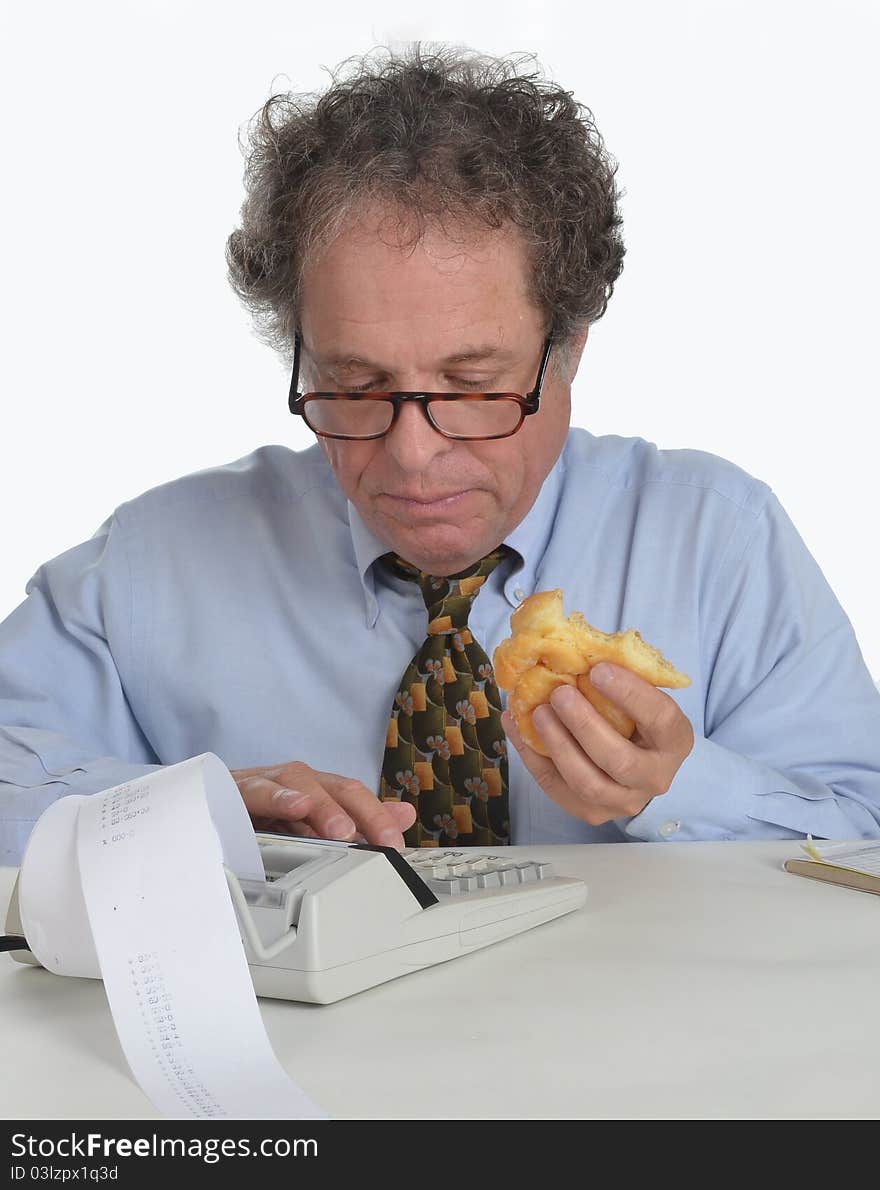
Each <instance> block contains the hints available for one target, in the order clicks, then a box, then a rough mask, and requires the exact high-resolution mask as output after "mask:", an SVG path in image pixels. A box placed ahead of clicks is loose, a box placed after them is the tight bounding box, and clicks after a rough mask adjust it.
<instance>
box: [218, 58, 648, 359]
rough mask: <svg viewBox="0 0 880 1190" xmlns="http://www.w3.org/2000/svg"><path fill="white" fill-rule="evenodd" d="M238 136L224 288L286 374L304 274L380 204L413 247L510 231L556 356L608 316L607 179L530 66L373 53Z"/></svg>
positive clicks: (588, 120)
mask: <svg viewBox="0 0 880 1190" xmlns="http://www.w3.org/2000/svg"><path fill="white" fill-rule="evenodd" d="M249 132H250V144H249V148H248V150H247V155H246V170H245V190H246V198H245V202H244V204H243V206H242V208H241V226H240V227H239V228H237V229H236V230H235V231H233V233H232V234H231V235H230V237H229V239H228V241H227V246H226V258H227V262H228V265H229V278H230V282H231V284H232V287H233V289H234V290H235V292H236V293H237V294H238V296H239V298H240V299H241V300H242V302H243V303H244V305H245V306H246V307H247V308H248V309H249V310H250V312H251V314H252V316H253V319H254V325H255V329H256V330H257V333H258V334H259V335H260V337H261V338H262V339H263V340H264V341H265V342H267V343H269V344H270V345H271V346H273V347H274V348H276V350H279V351H280V352H282V354H283V355H284V356H286V357H287V358H288V359H289V358H290V356H291V354H292V347H293V339H294V334H295V332H296V329H297V324H298V318H297V305H298V295H299V289H300V281H301V278H302V275H303V270H304V268H305V267H306V265H307V264H308V263H309V262H310V261H311V260H312V259H313V258H314V255H315V254H316V253H317V252H318V251H319V250H320V248H321V247H322V246H325V245H326V244H327V243H329V242H330V241H331V240H332V239H333V237H334V235H335V234H337V233H338V232H339V231H341V230H342V228H343V226H344V225H345V222H346V220H348V219H350V218H351V217H352V215H353V214H354V213H355V212H360V211H362V210H363V208H364V203H365V202H375V201H377V200H378V201H380V202H382V203H384V204H386V205H387V204H389V203H396V204H397V206H398V208H399V210H400V212H401V214H402V215H403V216H404V217H405V218H406V221H407V225H408V226H410V227H412V228H413V229H414V231H413V235H414V237H415V239H416V240H417V239H418V237H419V236H420V235H421V234H422V232H423V230H424V227H425V220H426V219H428V218H430V217H439V218H440V219H442V220H443V222H444V225H445V224H446V223H447V222H449V223H456V222H458V223H461V224H466V225H472V224H474V223H475V222H476V223H479V222H482V223H483V224H484V225H486V226H488V227H490V228H500V227H501V226H502V225H504V224H507V223H512V224H513V225H515V226H516V227H517V228H518V229H519V230H520V232H521V234H522V235H523V236H524V238H525V241H526V244H527V245H528V247H529V249H530V259H531V297H532V300H533V301H534V302H535V303H536V305H537V306H538V308H539V309H541V310H543V312H544V315H545V320H546V326H547V329H548V330H552V331H553V333H554V335H555V337H556V340H557V341H558V342H559V343H561V344H564V343H566V341H567V340H570V338H571V336H572V335H573V334H574V333H575V332H576V331H577V330H579V329H581V328H583V327H585V326H588V325H589V324H590V323H592V322H595V321H596V319H598V318H601V316H602V315H603V314H604V313H605V309H606V307H607V305H608V300H609V298H610V297H611V294H612V291H613V288H614V282H615V281H616V280H617V278H618V276H619V275H620V271H621V268H622V266H623V255H624V251H625V249H624V246H623V242H622V239H621V235H620V226H621V218H620V215H619V212H618V198H619V192H618V190H617V187H616V185H615V181H614V176H615V172H616V169H617V164H616V162H615V161H614V160H613V159H612V158H611V157H610V155H609V154H608V153H607V151H606V149H605V147H604V143H603V141H602V138H601V136H600V135H599V132H598V131H597V129H596V127H595V124H594V123H593V117H592V113H591V112H590V111H589V110H588V109H587V108H585V107H583V105H581V104H579V103H577V102H576V101H575V100H574V98H573V97H572V95H571V94H570V93H569V92H568V91H564V90H563V89H562V88H561V87H558V86H556V85H555V84H553V83H550V82H548V81H547V80H546V79H544V78H543V77H542V76H541V74H540V73H539V72H538V70H537V68H536V67H535V65H534V58H533V56H531V55H525V56H517V57H510V58H492V57H487V56H485V55H480V54H476V53H474V52H473V51H463V50H461V49H457V48H452V47H439V48H434V49H432V50H430V51H424V50H423V49H422V48H421V47H420V46H418V45H416V46H415V47H412V48H411V49H410V50H408V51H406V52H404V53H394V52H392V51H389V50H385V49H382V50H378V51H374V52H373V53H372V54H369V55H366V56H365V57H362V58H356V59H349V60H348V61H346V62H345V63H343V64H342V66H341V67H340V68H339V70H338V71H337V72H336V73H335V75H334V77H333V84H332V86H331V87H330V88H329V89H328V90H327V91H325V92H323V93H322V94H320V95H294V94H291V93H284V94H276V95H273V96H271V98H270V99H268V100H267V102H266V103H265V104H264V105H263V107H262V108H261V110H260V111H259V112H258V113H257V115H256V116H255V117H254V120H253V121H252V122H251V125H250V129H249Z"/></svg>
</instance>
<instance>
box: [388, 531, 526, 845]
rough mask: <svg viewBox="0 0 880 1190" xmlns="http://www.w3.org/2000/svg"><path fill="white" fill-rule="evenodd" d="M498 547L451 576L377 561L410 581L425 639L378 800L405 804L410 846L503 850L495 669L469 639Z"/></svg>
mask: <svg viewBox="0 0 880 1190" xmlns="http://www.w3.org/2000/svg"><path fill="white" fill-rule="evenodd" d="M508 553H509V550H508V548H507V546H500V547H499V548H498V549H497V550H494V551H493V552H492V553H491V554H487V555H486V557H485V558H482V559H481V560H480V561H479V562H475V563H474V564H473V566H469V567H468V568H467V569H466V570H463V571H461V573H459V574H454V575H450V576H449V577H448V578H435V577H433V576H432V575H429V574H425V573H424V571H421V570H417V569H416V568H415V567H414V566H411V565H410V564H409V563H408V562H405V561H404V560H403V559H402V558H399V557H398V556H397V555H396V554H384V555H383V557H382V559H381V561H382V562H383V564H384V565H385V566H387V567H388V568H389V569H390V570H391V571H392V572H393V573H394V574H397V575H399V576H400V577H401V578H405V579H409V580H411V581H412V582H417V583H418V584H419V587H420V588H421V591H422V596H423V598H424V600H425V605H426V607H427V609H428V635H427V638H426V640H425V643H424V644H423V645H422V647H421V648H420V649H419V651H418V653H416V655H415V657H414V658H413V659H412V661H411V662H410V664H409V666H408V667H407V669H406V672H405V673H404V675H403V677H402V678H401V680H400V684H399V686H398V690H397V693H396V694H395V696H394V706H393V707H392V709H391V718H390V719H389V722H388V733H387V735H386V738H385V755H384V757H383V760H382V775H381V779H380V788H379V796H380V797H381V798H382V800H383V801H389V800H394V801H401V800H402V801H405V802H410V803H411V804H412V805H414V806H415V808H416V820H415V822H414V824H413V825H412V827H410V829H409V830H408V831H406V832H405V833H404V840H405V842H406V844H407V846H408V847H453V846H454V847H460V846H462V845H464V846H469V845H470V846H478V847H482V846H488V847H498V846H502V845H504V844H506V843H509V842H510V821H509V819H510V811H509V807H508V792H507V740H506V739H505V736H504V728H503V727H502V726H501V710H502V707H501V696H500V694H499V693H498V687H497V686H496V685H495V675H494V673H493V671H492V664H491V662H490V660H489V658H488V657H487V656H486V654H485V652H484V651H483V649H482V648H481V646H480V645H479V644H477V642H476V641H475V640H474V638H473V636H472V635H471V633H470V631H469V629H468V626H467V622H468V615H469V614H470V610H471V604H472V603H473V601H474V599H475V598H476V596H477V593H478V591H479V589H480V587H481V586H482V585H483V583H484V582H485V581H486V579H487V577H488V576H489V575H490V574H491V573H492V571H493V570H494V569H495V567H496V566H497V565H498V564H499V563H500V562H501V561H503V559H504V558H505V557H507V556H508Z"/></svg>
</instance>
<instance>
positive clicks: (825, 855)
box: [782, 835, 880, 895]
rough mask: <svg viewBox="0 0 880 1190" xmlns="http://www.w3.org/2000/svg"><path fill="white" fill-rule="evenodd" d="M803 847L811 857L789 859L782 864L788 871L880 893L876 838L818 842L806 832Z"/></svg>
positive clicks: (879, 850) (878, 855)
mask: <svg viewBox="0 0 880 1190" xmlns="http://www.w3.org/2000/svg"><path fill="white" fill-rule="evenodd" d="M801 847H802V848H803V849H804V851H805V852H806V853H807V855H808V856H809V857H810V858H809V859H787V860H786V861H785V862H784V863H783V865H782V866H783V868H785V870H786V872H794V874H795V875H796V876H810V877H811V878H812V879H813V880H828V881H830V882H831V883H832V884H843V885H845V886H846V887H847V888H857V889H861V891H862V892H870V893H877V894H878V895H880V842H877V840H876V839H875V840H871V841H869V842H862V843H816V842H815V841H814V840H813V839H812V838H811V836H809V835H807V841H806V843H801Z"/></svg>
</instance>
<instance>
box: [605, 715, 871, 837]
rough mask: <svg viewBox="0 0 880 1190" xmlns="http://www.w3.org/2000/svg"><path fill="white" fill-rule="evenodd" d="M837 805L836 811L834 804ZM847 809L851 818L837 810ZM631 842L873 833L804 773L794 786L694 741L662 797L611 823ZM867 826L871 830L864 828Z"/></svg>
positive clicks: (857, 811)
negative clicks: (631, 815)
mask: <svg viewBox="0 0 880 1190" xmlns="http://www.w3.org/2000/svg"><path fill="white" fill-rule="evenodd" d="M841 803H842V804H841ZM847 805H849V807H850V810H851V813H849V814H848V813H846V812H845V810H844V808H843V807H846V806H847ZM616 822H617V826H618V827H619V829H620V830H621V831H622V832H623V834H624V835H625V837H626V838H627V839H630V840H632V841H639V842H658V841H659V842H663V841H666V842H676V843H683V842H689V841H696V840H710V841H711V840H725V839H739V840H757V839H787V838H791V839H801V838H804V837H805V836H806V835H807V834H812V835H814V836H815V837H816V838H824V839H835V838H837V839H841V838H842V839H847V838H861V837H863V836H864V834H865V831H866V830H867V833H868V834H869V835H871V834H876V833H877V826H876V823H872V822H871V821H870V816H868V815H866V814H865V812H864V810H863V809H862V807H861V806H858V805H857V804H855V803H849V802H848V799H846V798H844V797H841V798H840V801H839V800H838V797H837V795H836V794H835V792H834V790H833V789H831V788H830V787H829V786H827V785H825V784H823V783H822V782H821V781H819V780H818V779H817V778H815V777H811V776H810V775H809V774H801V773H799V774H798V775H797V780H796V781H795V780H793V779H792V778H790V777H787V776H785V775H784V774H783V773H781V772H778V771H777V770H775V769H773V768H771V767H770V766H769V765H764V764H761V763H760V762H759V761H756V760H752V759H751V758H750V757H748V756H742V755H741V754H739V753H737V752H732V751H731V750H730V749H728V748H725V747H723V746H722V745H720V744H715V743H713V742H712V741H711V740H707V739H704V738H700V739H697V740H695V741H694V746H693V749H692V750H691V752H690V755H689V756H688V757H687V758H686V759H685V761H684V763H683V764H682V766H681V768H680V769H679V770H678V772H677V773H676V775H675V779H674V780H673V782H672V785H671V786H670V787H669V790H668V791H667V792H666V793H664V794H660V795H659V796H657V797H654V798H652V799H651V801H650V802H648V804H647V806H646V807H645V808H644V810H642V811H641V813H640V814H636V815H635V816H634V817H632V818H620V819H617V820H616ZM872 827H873V829H871V828H872Z"/></svg>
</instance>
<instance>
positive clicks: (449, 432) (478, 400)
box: [287, 335, 553, 442]
mask: <svg viewBox="0 0 880 1190" xmlns="http://www.w3.org/2000/svg"><path fill="white" fill-rule="evenodd" d="M552 346H553V336H552V335H549V336H548V338H547V340H546V342H545V344H544V353H543V355H542V356H541V363H540V365H539V367H538V379H537V380H536V381H535V387H534V388H533V389H532V391H531V392H530V393H527V394H526V395H525V396H521V395H520V394H519V393H417V392H360V393H347V392H314V393H300V392H298V391H297V390H298V386H299V360H300V352H301V349H302V340H301V339H300V337H299V335H297V336H296V338H295V340H294V354H293V375H292V376H291V378H290V395H289V397H288V400H287V404H288V408H289V409H290V412H291V413H293V414H295V415H296V416H297V417H301V418H302V419H303V421H305V423H306V425H307V426H308V427H309V429H310V430H312V431H313V432H314V433H315V434H318V435H320V437H322V438H343V439H347V440H353V441H357V442H367V441H369V440H370V439H371V438H382V437H383V436H384V435H385V434H387V433H388V431H389V430H390V429H391V427H392V426H393V425H394V423H395V422H396V421H397V418H398V416H399V414H400V408H401V405H402V404H403V402H404V401H418V403H419V404H420V405H421V407H422V411H423V413H424V414H425V417H427V419H428V421H429V422H430V424H431V426H432V427H433V428H434V429H435V430H436V431H437V433H438V434H442V435H443V437H444V438H455V439H458V440H459V441H464V442H488V441H491V440H492V439H495V438H509V437H510V436H511V434H515V433H516V432H517V430H518V429H519V428H520V426H521V425H522V424H523V421H524V420H525V419H526V418H527V417H528V416H529V414H532V413H537V412H538V406H539V405H540V403H541V389H542V388H543V385H544V373H545V372H546V370H547V361H548V360H549V358H550V349H551V347H552Z"/></svg>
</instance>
